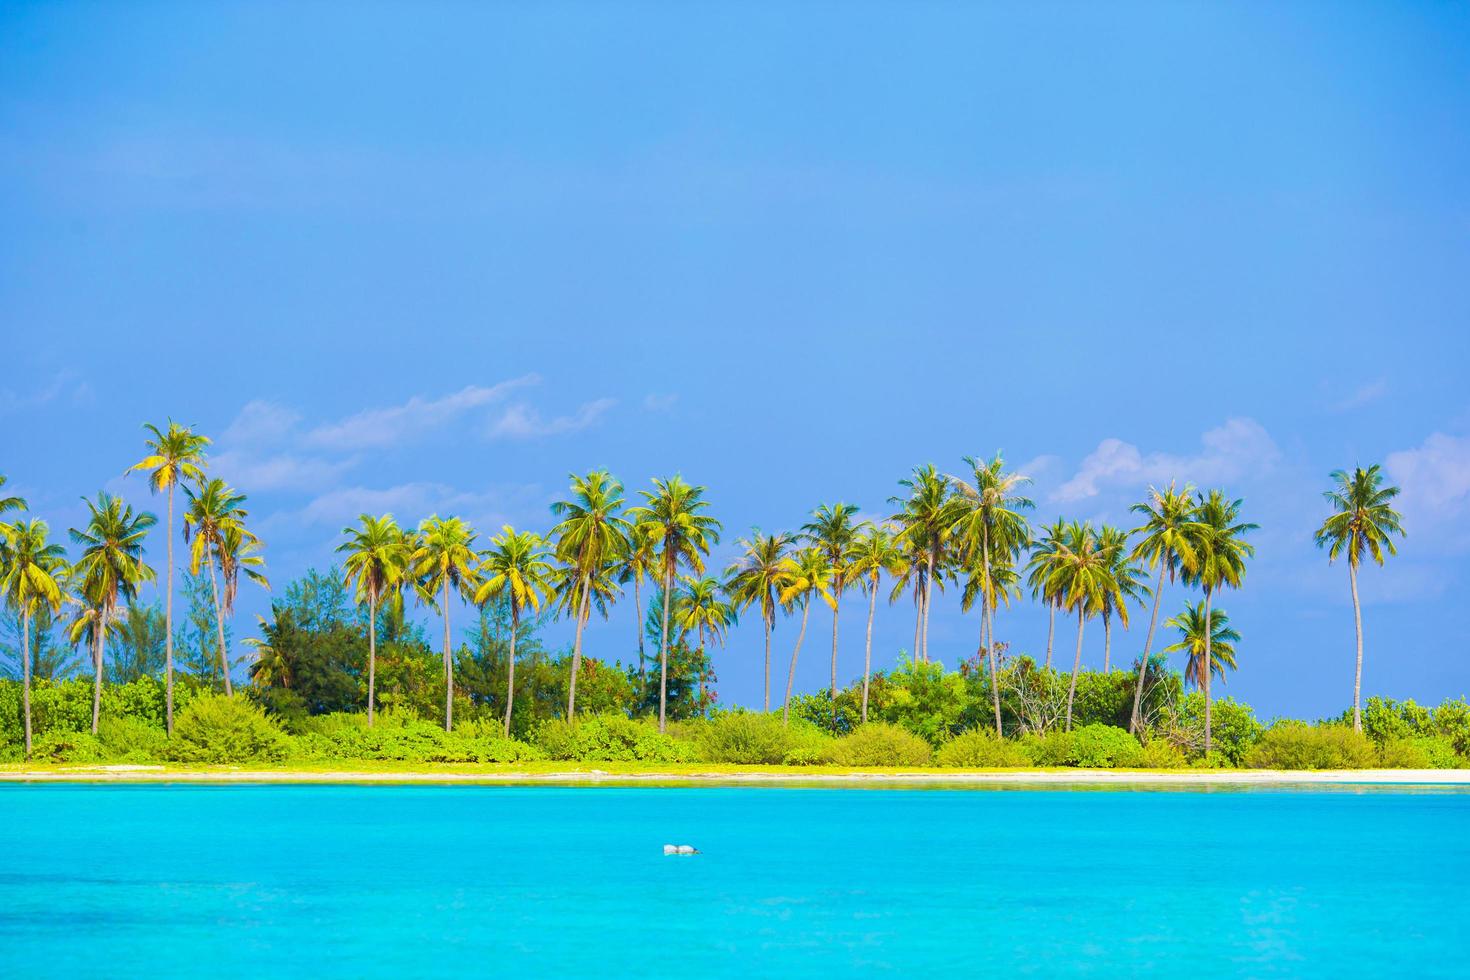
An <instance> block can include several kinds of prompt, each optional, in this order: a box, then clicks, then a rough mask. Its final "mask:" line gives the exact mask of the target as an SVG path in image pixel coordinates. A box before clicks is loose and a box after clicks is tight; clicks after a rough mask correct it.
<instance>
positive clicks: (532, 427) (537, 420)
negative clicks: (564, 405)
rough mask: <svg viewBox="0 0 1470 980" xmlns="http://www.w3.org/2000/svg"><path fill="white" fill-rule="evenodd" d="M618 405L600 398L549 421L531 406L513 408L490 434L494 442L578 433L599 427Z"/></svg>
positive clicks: (500, 419) (503, 415)
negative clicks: (597, 424)
mask: <svg viewBox="0 0 1470 980" xmlns="http://www.w3.org/2000/svg"><path fill="white" fill-rule="evenodd" d="M615 404H617V402H616V401H614V400H613V399H611V398H599V399H597V400H596V401H591V402H587V403H586V404H584V405H583V406H582V407H581V408H579V409H577V411H576V412H574V413H573V414H571V415H560V416H557V417H555V418H549V419H543V418H542V417H541V413H539V412H537V411H536V410H535V409H534V408H532V407H530V406H529V405H525V404H516V405H511V406H510V407H509V408H507V409H506V410H505V411H504V412H502V413H501V414H500V417H499V418H497V419H496V420H495V421H494V422H492V423H491V424H490V428H489V430H488V431H487V435H488V436H489V437H490V438H491V439H536V438H540V437H542V436H555V435H563V434H565V433H568V432H578V431H580V430H582V429H585V428H587V427H588V426H591V425H594V424H596V422H597V420H598V419H600V418H602V416H603V415H605V414H606V413H607V410H608V409H610V408H612V407H613V405H615Z"/></svg>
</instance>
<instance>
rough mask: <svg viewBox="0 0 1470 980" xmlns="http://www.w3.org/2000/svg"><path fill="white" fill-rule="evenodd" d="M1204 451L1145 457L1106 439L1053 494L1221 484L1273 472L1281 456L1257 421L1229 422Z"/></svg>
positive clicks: (1073, 496) (1066, 496) (1206, 439)
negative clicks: (1173, 482) (1170, 484)
mask: <svg viewBox="0 0 1470 980" xmlns="http://www.w3.org/2000/svg"><path fill="white" fill-rule="evenodd" d="M1200 442H1201V444H1202V446H1203V449H1202V451H1201V452H1199V453H1197V454H1195V455H1192V456H1179V455H1174V454H1171V453H1163V452H1152V453H1147V454H1145V453H1143V452H1142V451H1141V450H1139V448H1138V447H1137V446H1135V445H1133V444H1132V443H1128V442H1124V441H1123V440H1121V439H1104V440H1103V441H1102V442H1100V443H1098V446H1097V448H1096V449H1095V450H1093V451H1092V453H1090V454H1089V455H1088V456H1087V458H1086V459H1084V460H1083V461H1082V465H1081V466H1080V467H1079V468H1078V470H1077V472H1076V474H1074V475H1073V476H1072V478H1071V479H1070V480H1067V481H1066V482H1065V483H1063V484H1062V485H1061V486H1059V487H1057V489H1056V490H1054V491H1053V492H1052V494H1051V499H1052V500H1056V501H1062V502H1066V501H1074V500H1082V499H1085V498H1088V497H1095V496H1097V495H1098V494H1099V493H1100V492H1101V491H1102V490H1104V489H1107V488H1109V487H1128V488H1130V489H1136V488H1138V487H1141V486H1144V485H1147V484H1159V483H1167V482H1169V481H1170V480H1178V481H1180V482H1181V483H1184V482H1192V483H1195V484H1200V485H1204V484H1210V483H1218V482H1221V481H1225V480H1234V479H1238V478H1239V477H1241V476H1244V475H1246V474H1248V473H1250V472H1251V471H1253V470H1262V469H1267V468H1269V467H1271V466H1272V465H1273V464H1274V463H1275V462H1276V460H1277V459H1279V458H1280V456H1281V451H1280V450H1279V449H1277V447H1276V443H1275V442H1274V441H1273V440H1272V439H1271V436H1270V435H1269V434H1268V433H1267V432H1266V430H1265V429H1263V428H1262V427H1261V426H1260V424H1259V423H1257V422H1256V421H1255V420H1253V419H1246V418H1235V419H1229V420H1228V421H1226V422H1225V424H1224V425H1221V426H1219V427H1217V428H1214V429H1210V430H1209V431H1208V432H1206V433H1205V434H1204V435H1202V436H1201V437H1200Z"/></svg>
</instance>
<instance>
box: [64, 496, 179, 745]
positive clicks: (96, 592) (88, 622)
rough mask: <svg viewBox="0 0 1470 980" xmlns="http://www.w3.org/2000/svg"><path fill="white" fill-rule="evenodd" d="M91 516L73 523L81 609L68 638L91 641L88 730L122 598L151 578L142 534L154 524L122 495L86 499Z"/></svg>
mask: <svg viewBox="0 0 1470 980" xmlns="http://www.w3.org/2000/svg"><path fill="white" fill-rule="evenodd" d="M86 504H87V509H88V510H90V511H91V516H90V518H89V519H88V521H87V528H86V530H84V531H79V530H77V529H76V528H72V529H71V531H70V533H71V539H72V541H73V542H75V543H76V544H79V545H81V546H82V557H81V558H79V559H78V560H77V563H76V565H75V566H73V568H72V573H73V576H74V577H75V579H76V580H77V581H78V582H79V583H80V587H79V590H78V591H79V592H80V593H81V597H82V603H83V610H82V612H81V613H80V614H79V615H78V616H77V618H76V621H75V622H74V623H73V624H72V628H71V635H72V642H73V643H75V642H77V641H78V640H80V639H81V638H82V637H83V636H84V635H85V636H87V637H88V638H89V639H90V640H91V642H92V734H93V735H96V734H97V724H98V721H99V719H100V718H101V714H102V660H103V644H104V643H105V642H106V637H107V633H108V631H109V630H110V629H112V628H113V626H114V620H115V618H116V616H117V607H118V602H119V601H120V600H125V601H127V602H129V603H131V602H133V600H135V599H136V598H137V597H138V586H139V585H141V584H142V583H144V582H149V581H152V580H153V569H151V568H149V567H148V565H147V564H145V563H144V561H143V539H144V538H145V537H146V536H147V534H148V530H149V529H150V528H152V527H153V525H155V524H157V523H158V518H156V517H154V516H153V515H152V514H149V513H146V512H145V513H141V514H135V513H134V512H133V508H132V507H131V506H130V505H128V504H125V503H123V501H122V498H120V497H114V496H109V495H108V494H105V493H102V494H98V495H97V501H96V502H95V503H93V502H92V501H90V500H88V501H86Z"/></svg>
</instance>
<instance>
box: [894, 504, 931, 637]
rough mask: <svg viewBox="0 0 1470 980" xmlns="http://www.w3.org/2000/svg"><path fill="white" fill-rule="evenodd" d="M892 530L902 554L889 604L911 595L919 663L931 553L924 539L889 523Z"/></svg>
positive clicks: (895, 569)
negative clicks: (925, 588) (904, 595)
mask: <svg viewBox="0 0 1470 980" xmlns="http://www.w3.org/2000/svg"><path fill="white" fill-rule="evenodd" d="M888 523H889V524H890V526H894V527H897V531H896V533H895V536H894V544H895V546H897V548H898V550H899V563H898V565H897V567H895V568H894V570H893V587H892V588H891V589H889V591H888V602H889V604H892V603H895V602H897V601H898V600H899V599H900V598H902V596H903V594H904V593H905V592H908V593H909V597H910V599H911V600H912V601H913V603H914V643H913V651H912V652H913V658H914V660H919V659H920V657H919V641H920V639H922V637H923V628H924V586H925V584H926V581H927V580H926V572H927V571H928V568H929V558H928V555H929V549H928V546H927V545H925V544H924V541H923V539H922V538H921V537H920V536H918V535H915V534H909V535H905V534H904V533H903V528H902V527H899V526H898V525H894V524H893V522H892V521H890V522H888Z"/></svg>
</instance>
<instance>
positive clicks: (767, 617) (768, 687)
mask: <svg viewBox="0 0 1470 980" xmlns="http://www.w3.org/2000/svg"><path fill="white" fill-rule="evenodd" d="M773 618H774V612H769V613H768V612H766V611H765V610H764V609H763V610H761V619H762V620H763V621H764V622H765V624H766V696H765V701H764V704H765V707H763V708H762V709H761V710H762V711H770V710H771V630H772V628H774V627H775V625H776V624H775V623H773V622H771V620H772V619H773Z"/></svg>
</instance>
